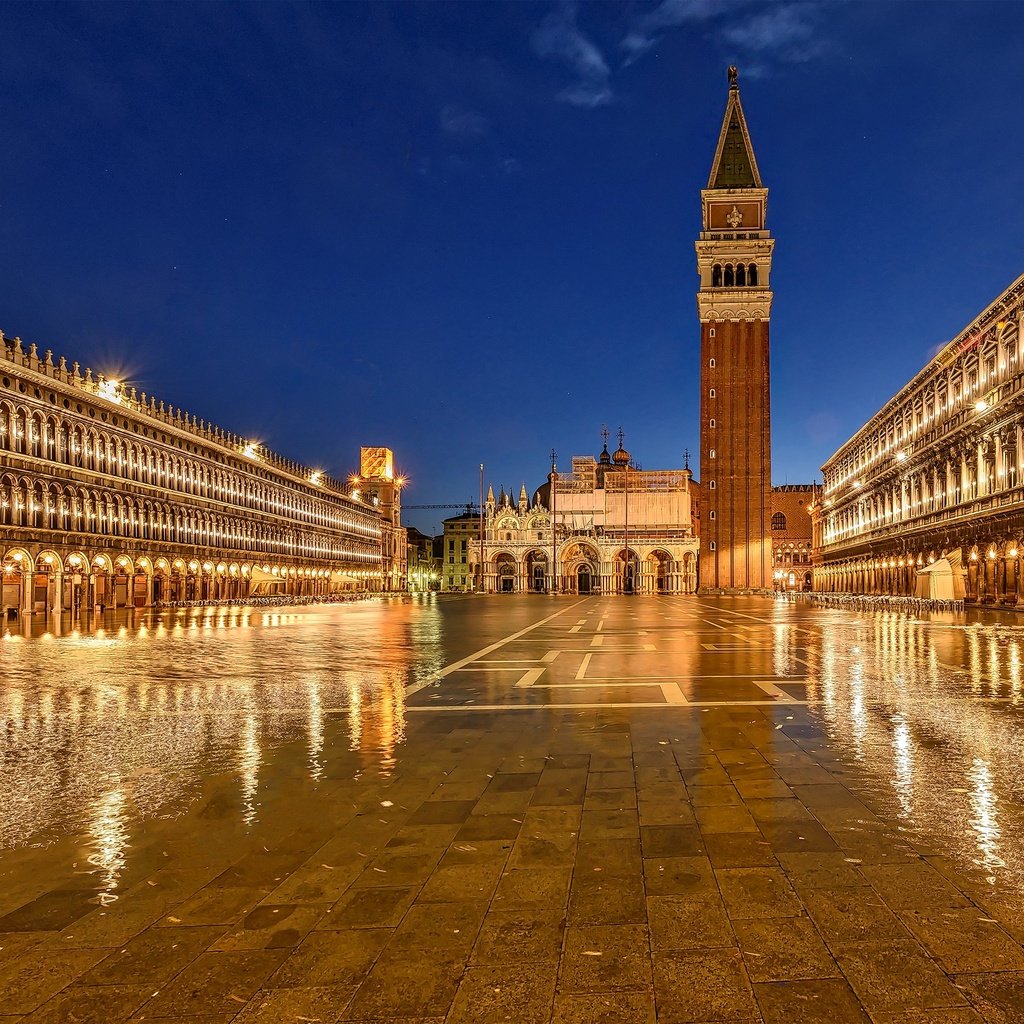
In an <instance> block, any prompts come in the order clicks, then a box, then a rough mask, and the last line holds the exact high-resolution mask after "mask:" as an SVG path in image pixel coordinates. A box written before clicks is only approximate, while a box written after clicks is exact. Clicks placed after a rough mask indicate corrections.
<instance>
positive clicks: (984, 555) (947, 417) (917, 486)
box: [813, 276, 1024, 606]
mask: <svg viewBox="0 0 1024 1024" xmlns="http://www.w3.org/2000/svg"><path fill="white" fill-rule="evenodd" d="M1022 326H1024V276H1021V277H1019V278H1018V279H1017V280H1016V281H1014V282H1013V284H1011V285H1010V286H1009V287H1008V288H1007V289H1006V290H1005V291H1004V292H1003V293H1002V294H1001V295H999V296H998V298H996V299H995V301H993V302H992V303H991V304H990V305H989V306H987V307H986V308H985V309H984V310H983V311H982V312H981V313H980V314H979V315H978V316H977V317H975V319H974V320H972V321H971V322H970V323H969V324H968V325H967V326H966V327H965V328H964V329H963V330H962V331H960V332H959V333H958V334H957V335H956V336H955V337H954V338H953V340H952V341H950V342H948V343H947V344H946V345H945V346H943V348H942V349H941V350H940V351H939V353H938V354H937V355H936V356H935V357H934V358H933V359H932V360H931V361H930V362H929V363H928V364H927V365H926V366H925V367H924V368H923V369H922V370H921V371H920V372H919V373H918V374H917V375H916V376H915V377H914V378H913V380H911V381H910V382H909V383H907V384H906V385H904V387H902V388H901V389H900V390H899V391H898V392H897V393H896V395H894V396H893V398H891V399H890V400H889V401H888V402H886V404H885V405H884V406H883V407H882V408H881V409H880V410H879V411H878V412H877V413H876V414H875V415H874V416H873V417H872V418H871V419H870V420H869V421H868V423H866V424H865V425H864V426H863V427H862V428H861V429H860V430H858V431H857V433H856V434H855V435H854V436H853V437H852V438H850V440H849V441H847V442H846V443H845V444H844V445H843V446H842V447H841V448H840V449H839V450H838V451H837V452H836V453H835V454H834V455H833V456H832V457H831V458H830V459H829V460H828V462H826V463H825V465H824V467H823V468H822V473H823V487H822V490H821V493H820V494H819V496H818V497H817V499H816V501H815V503H814V509H813V528H814V583H815V585H814V589H815V590H822V591H826V592H831V593H855V594H894V595H907V596H912V595H915V594H916V593H917V585H918V572H919V571H920V570H921V569H923V568H924V567H926V566H927V565H930V564H933V563H934V562H936V561H937V560H939V559H941V558H943V557H944V556H946V555H950V556H953V557H952V561H953V563H954V564H959V563H958V560H957V558H956V552H957V550H958V549H959V551H960V553H961V554H960V559H962V564H963V570H962V575H963V579H962V582H963V586H964V591H965V594H966V599H967V600H968V601H970V602H977V603H995V604H1008V605H1014V606H1024V581H1022V579H1021V576H1022V570H1021V559H1022V557H1024V479H1022V477H1024V363H1022V358H1024V357H1022V355H1021V332H1022ZM958 571H959V570H958Z"/></svg>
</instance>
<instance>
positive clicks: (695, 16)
mask: <svg viewBox="0 0 1024 1024" xmlns="http://www.w3.org/2000/svg"><path fill="white" fill-rule="evenodd" d="M818 12H819V5H818V4H817V3H814V2H801V3H781V4H776V5H773V6H770V7H765V6H764V5H761V4H756V5H755V4H753V3H751V2H749V0H662V2H661V3H660V4H658V5H657V6H656V7H654V8H653V9H651V10H648V11H647V13H646V14H642V15H640V17H638V18H637V19H636V20H635V21H634V22H633V23H632V25H631V26H630V29H629V31H628V32H627V33H626V36H625V37H624V38H623V40H622V42H621V43H620V44H619V45H620V47H621V49H623V50H625V51H626V59H625V61H624V65H625V66H627V67H628V66H629V65H630V64H632V63H634V62H635V61H637V60H639V59H640V58H641V57H643V56H644V54H646V53H647V52H648V51H649V50H651V49H652V48H653V47H654V46H656V45H657V44H658V42H659V41H660V40H661V38H662V36H663V35H664V34H665V32H666V31H669V30H671V29H674V28H681V27H682V26H684V25H706V26H708V28H709V31H710V34H711V36H712V37H713V38H714V39H716V40H717V41H718V42H719V43H720V44H721V45H722V46H723V47H725V48H727V49H729V50H731V51H733V52H734V53H735V55H736V56H737V57H738V58H740V59H743V60H744V61H746V62H753V63H746V65H745V67H744V74H745V75H747V76H749V77H758V76H760V75H763V74H765V73H767V70H768V67H769V66H770V63H771V62H780V61H781V62H785V63H801V62H803V61H808V60H813V59H814V58H816V57H819V56H821V55H822V54H823V53H825V52H826V50H827V45H826V44H825V42H824V41H823V40H822V39H821V38H820V37H819V34H818ZM755 58H756V61H755V60H754V59H755Z"/></svg>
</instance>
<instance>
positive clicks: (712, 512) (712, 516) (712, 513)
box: [711, 509, 715, 519]
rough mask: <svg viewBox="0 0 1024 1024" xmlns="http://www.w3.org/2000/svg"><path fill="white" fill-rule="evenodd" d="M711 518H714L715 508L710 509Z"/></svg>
mask: <svg viewBox="0 0 1024 1024" xmlns="http://www.w3.org/2000/svg"><path fill="white" fill-rule="evenodd" d="M711 518H712V519H714V518H715V510H714V509H712V510H711Z"/></svg>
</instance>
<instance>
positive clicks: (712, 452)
mask: <svg viewBox="0 0 1024 1024" xmlns="http://www.w3.org/2000/svg"><path fill="white" fill-rule="evenodd" d="M708 457H709V458H712V459H713V458H714V457H715V449H714V448H712V449H711V452H710V454H709V456H708Z"/></svg>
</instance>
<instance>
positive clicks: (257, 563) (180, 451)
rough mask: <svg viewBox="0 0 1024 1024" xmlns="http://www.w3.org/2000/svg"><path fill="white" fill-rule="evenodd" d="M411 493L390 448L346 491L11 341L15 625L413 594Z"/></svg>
mask: <svg viewBox="0 0 1024 1024" xmlns="http://www.w3.org/2000/svg"><path fill="white" fill-rule="evenodd" d="M0 338H3V336H2V335H0ZM400 489H401V487H400V481H398V480H397V479H396V478H395V477H394V473H393V470H392V458H391V453H390V451H389V450H388V449H382V448H364V449H363V450H362V464H361V475H360V476H357V477H354V478H353V480H352V481H347V482H345V483H342V482H340V481H337V480H334V479H332V478H331V477H329V476H328V475H327V474H325V473H323V472H320V471H318V470H312V469H309V468H306V467H304V466H301V465H298V464H297V463H294V462H291V461H289V460H287V459H284V458H282V457H281V456H279V455H276V454H274V453H273V452H271V451H268V450H267V449H266V448H265V447H263V446H262V445H260V444H257V443H255V442H252V441H249V440H246V439H245V438H242V437H238V436H236V435H234V434H232V433H229V432H227V431H225V430H222V429H220V428H219V427H216V426H213V425H212V424H210V423H206V422H203V421H198V420H197V419H196V418H195V417H194V416H190V415H189V414H188V413H185V412H182V411H181V410H180V409H175V408H171V407H169V406H165V404H164V403H163V402H158V401H157V400H156V399H155V398H153V397H147V395H146V394H145V393H142V394H141V395H140V394H137V392H136V389H135V388H134V387H128V386H126V385H124V384H121V383H120V382H117V381H114V380H111V379H107V378H104V377H103V376H97V377H94V376H93V374H92V372H91V370H89V369H86V370H85V372H84V373H83V372H82V371H81V370H80V367H79V364H78V363H73V364H71V365H70V366H69V365H68V363H67V361H66V360H65V359H64V358H60V359H59V360H58V361H57V362H56V363H55V362H54V360H53V356H52V353H51V352H49V351H47V352H46V353H44V354H43V355H42V356H40V355H39V354H38V352H37V349H36V346H35V345H31V346H29V348H28V350H27V351H26V350H25V349H24V347H23V345H22V343H21V340H20V339H18V338H14V339H3V345H2V346H0V567H2V572H0V578H2V597H0V606H2V612H3V616H4V618H9V617H11V616H25V615H29V614H32V613H33V612H35V613H50V612H60V611H64V610H69V611H76V610H82V609H92V608H96V609H105V608H122V607H142V606H146V605H150V604H153V603H155V602H159V601H177V600H213V599H234V598H239V599H241V598H245V597H249V596H253V595H260V594H289V595H325V594H329V593H331V592H334V591H338V590H346V589H370V590H380V589H382V588H383V589H388V588H390V587H394V588H395V589H404V586H405V581H404V579H403V578H402V573H403V571H404V570H403V564H404V559H405V539H404V536H403V535H402V534H403V533H404V531H402V529H401V526H400V508H401V505H400V495H399V492H400Z"/></svg>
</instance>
